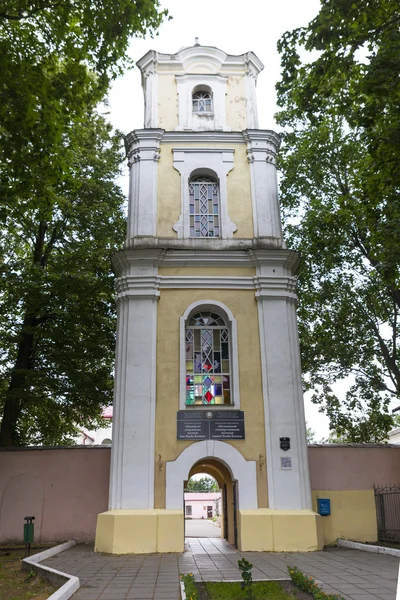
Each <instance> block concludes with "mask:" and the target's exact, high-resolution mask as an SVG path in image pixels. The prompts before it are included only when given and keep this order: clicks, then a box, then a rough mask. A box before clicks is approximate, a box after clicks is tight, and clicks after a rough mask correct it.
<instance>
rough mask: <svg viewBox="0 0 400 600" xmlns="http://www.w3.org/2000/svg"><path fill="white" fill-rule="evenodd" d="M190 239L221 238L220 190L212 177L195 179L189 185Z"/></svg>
mask: <svg viewBox="0 0 400 600" xmlns="http://www.w3.org/2000/svg"><path fill="white" fill-rule="evenodd" d="M189 204H190V237H219V236H220V222H219V220H220V216H219V189H218V183H217V182H216V181H215V180H214V179H211V177H204V176H200V177H193V178H192V179H191V180H190V183H189Z"/></svg>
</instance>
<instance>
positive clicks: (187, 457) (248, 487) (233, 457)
mask: <svg viewBox="0 0 400 600" xmlns="http://www.w3.org/2000/svg"><path fill="white" fill-rule="evenodd" d="M205 458H216V459H218V460H220V461H221V462H222V463H223V464H224V465H225V466H226V467H227V468H228V470H229V471H230V473H231V475H232V478H233V479H234V480H236V481H237V482H238V508H239V509H240V510H256V509H257V508H258V500H257V471H256V461H254V460H246V459H245V458H244V457H243V455H242V454H241V453H240V452H239V450H236V448H234V447H233V446H231V445H230V444H228V443H226V442H220V441H217V440H208V441H203V442H195V443H194V444H191V445H190V446H188V447H187V448H185V450H183V452H181V454H180V455H179V456H178V458H177V459H175V460H172V461H167V462H166V482H167V489H166V508H167V510H181V509H182V502H183V493H182V492H183V482H184V481H187V479H188V477H189V472H190V469H191V468H192V467H193V465H194V464H195V463H197V462H198V461H200V460H202V459H205Z"/></svg>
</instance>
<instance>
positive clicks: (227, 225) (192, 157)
mask: <svg viewBox="0 0 400 600" xmlns="http://www.w3.org/2000/svg"><path fill="white" fill-rule="evenodd" d="M172 152H173V155H174V163H173V165H174V168H175V169H176V170H177V171H178V173H180V175H181V214H180V216H179V219H178V221H177V222H176V223H175V224H174V226H173V229H174V231H176V233H177V234H178V238H184V239H189V238H190V213H189V210H190V204H189V181H190V177H191V174H192V173H193V172H194V171H200V170H202V169H204V170H207V171H212V172H213V173H215V175H216V176H217V178H218V184H219V202H220V219H221V221H220V232H221V238H222V239H227V238H232V237H233V234H234V232H235V231H236V230H237V226H236V225H235V223H233V222H232V221H231V219H230V218H229V214H228V194H227V184H226V176H227V175H228V173H229V171H231V170H232V169H233V167H234V164H233V155H234V152H235V151H234V149H233V148H212V147H210V148H191V147H190V148H173V149H172ZM197 239H199V238H197ZM207 241H209V240H208V239H207Z"/></svg>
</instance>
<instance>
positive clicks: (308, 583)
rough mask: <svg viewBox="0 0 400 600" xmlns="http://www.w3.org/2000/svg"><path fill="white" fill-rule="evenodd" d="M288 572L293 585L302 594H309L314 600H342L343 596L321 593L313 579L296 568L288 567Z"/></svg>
mask: <svg viewBox="0 0 400 600" xmlns="http://www.w3.org/2000/svg"><path fill="white" fill-rule="evenodd" d="M288 572H289V575H290V579H291V580H292V581H293V583H294V584H295V585H297V587H298V588H300V589H301V590H303V592H308V593H309V594H311V595H312V596H313V597H314V598H315V600H344V598H343V596H340V595H339V594H326V593H325V592H323V591H322V590H321V588H320V587H319V586H318V584H317V583H316V581H315V579H313V578H312V577H309V576H308V575H305V574H304V573H303V572H302V571H300V569H298V568H297V567H290V566H288Z"/></svg>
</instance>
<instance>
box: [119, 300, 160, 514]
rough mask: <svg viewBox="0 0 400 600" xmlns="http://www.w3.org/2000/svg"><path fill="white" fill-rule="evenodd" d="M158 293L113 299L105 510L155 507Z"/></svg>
mask: <svg viewBox="0 0 400 600" xmlns="http://www.w3.org/2000/svg"><path fill="white" fill-rule="evenodd" d="M157 299H158V298H157V297H154V296H153V297H151V296H150V297H148V296H146V295H143V294H139V295H138V296H134V295H133V294H129V297H122V298H120V299H119V301H118V303H117V309H118V319H117V352H116V358H115V386H114V418H113V444H112V447H111V467H110V492H109V510H113V509H117V510H118V509H127V510H130V509H139V510H141V509H152V508H154V452H155V449H154V440H155V405H156V382H155V377H156V330H157ZM138 481H140V485H138V484H137V482H138Z"/></svg>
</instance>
